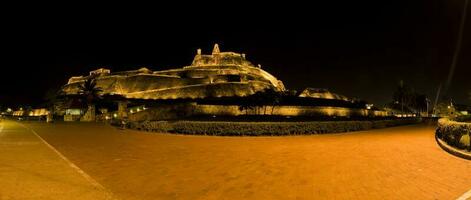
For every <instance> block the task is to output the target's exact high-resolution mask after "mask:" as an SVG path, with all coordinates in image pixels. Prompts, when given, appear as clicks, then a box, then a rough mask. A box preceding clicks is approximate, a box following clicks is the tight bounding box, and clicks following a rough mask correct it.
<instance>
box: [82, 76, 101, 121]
mask: <svg viewBox="0 0 471 200" xmlns="http://www.w3.org/2000/svg"><path fill="white" fill-rule="evenodd" d="M102 91H103V90H102V89H101V88H100V87H98V86H97V85H96V79H94V78H89V79H87V80H85V82H84V83H83V84H82V85H80V86H79V95H80V96H81V97H82V98H83V99H85V101H86V102H87V105H88V112H90V114H91V117H90V120H91V121H94V120H95V103H96V102H97V101H98V100H99V99H100V93H101V92H102Z"/></svg>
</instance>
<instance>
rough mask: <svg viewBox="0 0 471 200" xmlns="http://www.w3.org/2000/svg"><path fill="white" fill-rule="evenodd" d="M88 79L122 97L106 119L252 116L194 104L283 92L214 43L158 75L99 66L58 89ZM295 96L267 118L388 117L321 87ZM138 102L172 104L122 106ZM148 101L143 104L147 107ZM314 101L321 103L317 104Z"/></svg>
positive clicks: (235, 108)
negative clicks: (187, 62)
mask: <svg viewBox="0 0 471 200" xmlns="http://www.w3.org/2000/svg"><path fill="white" fill-rule="evenodd" d="M91 78H93V79H95V80H96V83H97V86H98V87H100V88H101V89H102V90H103V91H102V95H120V96H122V97H124V98H126V99H127V101H123V100H122V99H121V100H119V101H118V111H113V112H112V113H108V114H105V113H103V115H106V116H105V118H106V117H108V118H111V117H116V116H117V117H118V118H121V117H122V116H128V117H129V120H131V121H143V120H150V121H152V120H164V119H178V118H180V117H188V116H201V115H205V116H238V115H246V114H255V115H257V114H260V113H257V109H256V108H250V109H248V110H245V111H242V110H241V107H240V105H235V104H234V103H227V102H225V103H223V104H218V103H216V104H214V102H213V103H202V102H199V100H206V99H209V100H211V99H213V100H214V99H218V98H220V97H244V96H249V95H252V94H255V93H256V92H259V91H264V90H266V89H273V90H275V91H279V92H284V91H286V89H285V87H284V85H283V82H282V81H280V80H278V79H277V78H276V77H274V76H273V75H271V74H270V73H268V72H266V71H264V70H263V69H261V66H260V65H258V66H255V65H254V64H252V63H251V62H250V61H248V60H247V59H246V56H245V54H240V53H234V52H221V51H220V50H219V46H218V45H217V44H215V45H214V49H213V51H212V53H211V54H210V55H205V54H203V53H202V52H201V49H198V50H197V52H196V55H195V57H194V59H193V62H192V63H191V65H190V66H185V67H182V68H177V69H169V70H162V71H152V70H150V69H147V68H140V69H137V70H132V71H122V72H111V70H109V69H104V68H101V69H97V70H94V71H91V72H90V74H89V75H87V76H76V77H71V78H70V79H69V81H68V83H67V84H66V85H64V86H63V87H62V90H63V92H64V93H65V94H66V95H74V94H78V93H79V88H80V87H79V86H81V85H82V84H83V83H84V82H85V81H86V80H88V79H91ZM295 98H296V102H298V103H291V104H290V103H289V102H288V103H287V104H284V105H271V107H270V108H268V110H270V114H272V115H278V116H339V117H349V116H386V115H387V113H386V112H384V111H378V110H370V109H367V108H365V107H361V106H360V107H359V106H358V105H354V104H355V100H353V99H350V98H347V97H345V96H342V95H339V94H335V93H332V92H330V91H328V90H326V89H316V88H306V89H305V90H303V91H302V92H300V93H298V94H295ZM229 99H231V98H229ZM234 99H236V98H234ZM140 100H149V101H159V100H171V101H170V102H172V103H171V104H160V103H159V104H154V105H152V106H150V107H148V108H149V109H146V110H145V112H139V110H137V112H136V109H135V108H127V104H128V103H131V104H134V106H136V105H137V104H139V105H141V104H142V102H143V101H140ZM172 100H183V101H172ZM304 100H305V101H304ZM149 101H144V102H147V103H149ZM300 101H301V102H300ZM139 102H141V103H139ZM179 102H180V103H179ZM303 102H304V103H303ZM306 102H307V104H305V103H306ZM316 102H317V103H316ZM319 102H323V103H320V104H319ZM327 102H331V103H327ZM339 102H341V103H339ZM311 103H313V104H314V105H313V104H311ZM141 106H142V105H141ZM66 107H67V106H66ZM66 109H67V108H66ZM265 109H266V107H265ZM89 110H90V108H89ZM89 110H88V111H87V112H86V114H85V115H83V116H82V113H84V111H83V108H82V111H80V112H78V113H80V114H79V116H77V117H81V119H82V118H86V117H87V116H88V115H87V113H88V114H90V113H94V111H89ZM141 111H142V110H141ZM66 113H67V111H66ZM84 116H85V117H84ZM108 118H107V119H108Z"/></svg>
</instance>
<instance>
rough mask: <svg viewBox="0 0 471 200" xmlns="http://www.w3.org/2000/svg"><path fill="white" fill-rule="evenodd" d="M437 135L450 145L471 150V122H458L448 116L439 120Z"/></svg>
mask: <svg viewBox="0 0 471 200" xmlns="http://www.w3.org/2000/svg"><path fill="white" fill-rule="evenodd" d="M436 134H437V137H438V138H440V139H441V140H443V141H445V142H446V143H447V144H448V145H450V146H453V147H456V148H458V149H467V150H468V151H471V144H470V137H471V123H464V122H456V121H452V120H450V119H447V118H442V119H440V120H438V127H437V131H436Z"/></svg>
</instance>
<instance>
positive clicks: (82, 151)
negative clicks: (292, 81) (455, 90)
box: [25, 123, 471, 199]
mask: <svg viewBox="0 0 471 200" xmlns="http://www.w3.org/2000/svg"><path fill="white" fill-rule="evenodd" d="M25 124H26V125H27V126H30V127H31V128H33V129H34V130H35V131H36V132H37V133H38V134H39V135H40V136H41V137H42V138H44V139H45V140H46V141H47V142H49V143H50V144H51V145H52V146H54V147H55V148H56V149H57V150H59V151H60V152H61V153H62V154H64V155H65V156H66V157H67V158H68V159H69V160H70V161H72V162H73V163H74V164H76V165H77V166H78V167H80V168H81V169H82V170H84V171H85V172H86V173H87V174H89V175H90V176H91V177H93V178H94V179H95V180H97V181H98V182H99V183H101V184H102V185H103V186H104V187H106V188H107V189H109V190H110V191H111V192H113V193H114V194H115V195H116V196H118V197H120V198H122V199H456V198H457V197H459V196H460V195H462V194H463V193H465V192H467V191H468V190H470V189H471V161H468V160H464V159H461V158H457V157H454V156H452V155H449V154H448V153H446V152H445V151H443V150H442V149H440V147H439V146H438V145H437V144H436V142H435V140H434V127H432V126H425V125H413V126H403V127H396V128H387V129H378V130H371V131H362V132H354V133H346V134H332V135H313V136H292V137H291V136H290V137H215V136H183V135H171V134H157V133H145V132H139V131H133V130H118V129H115V128H113V127H110V126H106V125H100V124H89V123H69V124H67V123H56V124H44V123H25Z"/></svg>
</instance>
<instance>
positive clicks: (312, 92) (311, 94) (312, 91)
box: [299, 88, 350, 101]
mask: <svg viewBox="0 0 471 200" xmlns="http://www.w3.org/2000/svg"><path fill="white" fill-rule="evenodd" d="M299 97H308V98H319V99H336V100H344V101H350V99H348V98H347V97H346V96H343V95H339V94H336V93H332V92H330V91H329V90H327V89H319V88H306V89H304V90H303V91H302V92H301V94H299Z"/></svg>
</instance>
